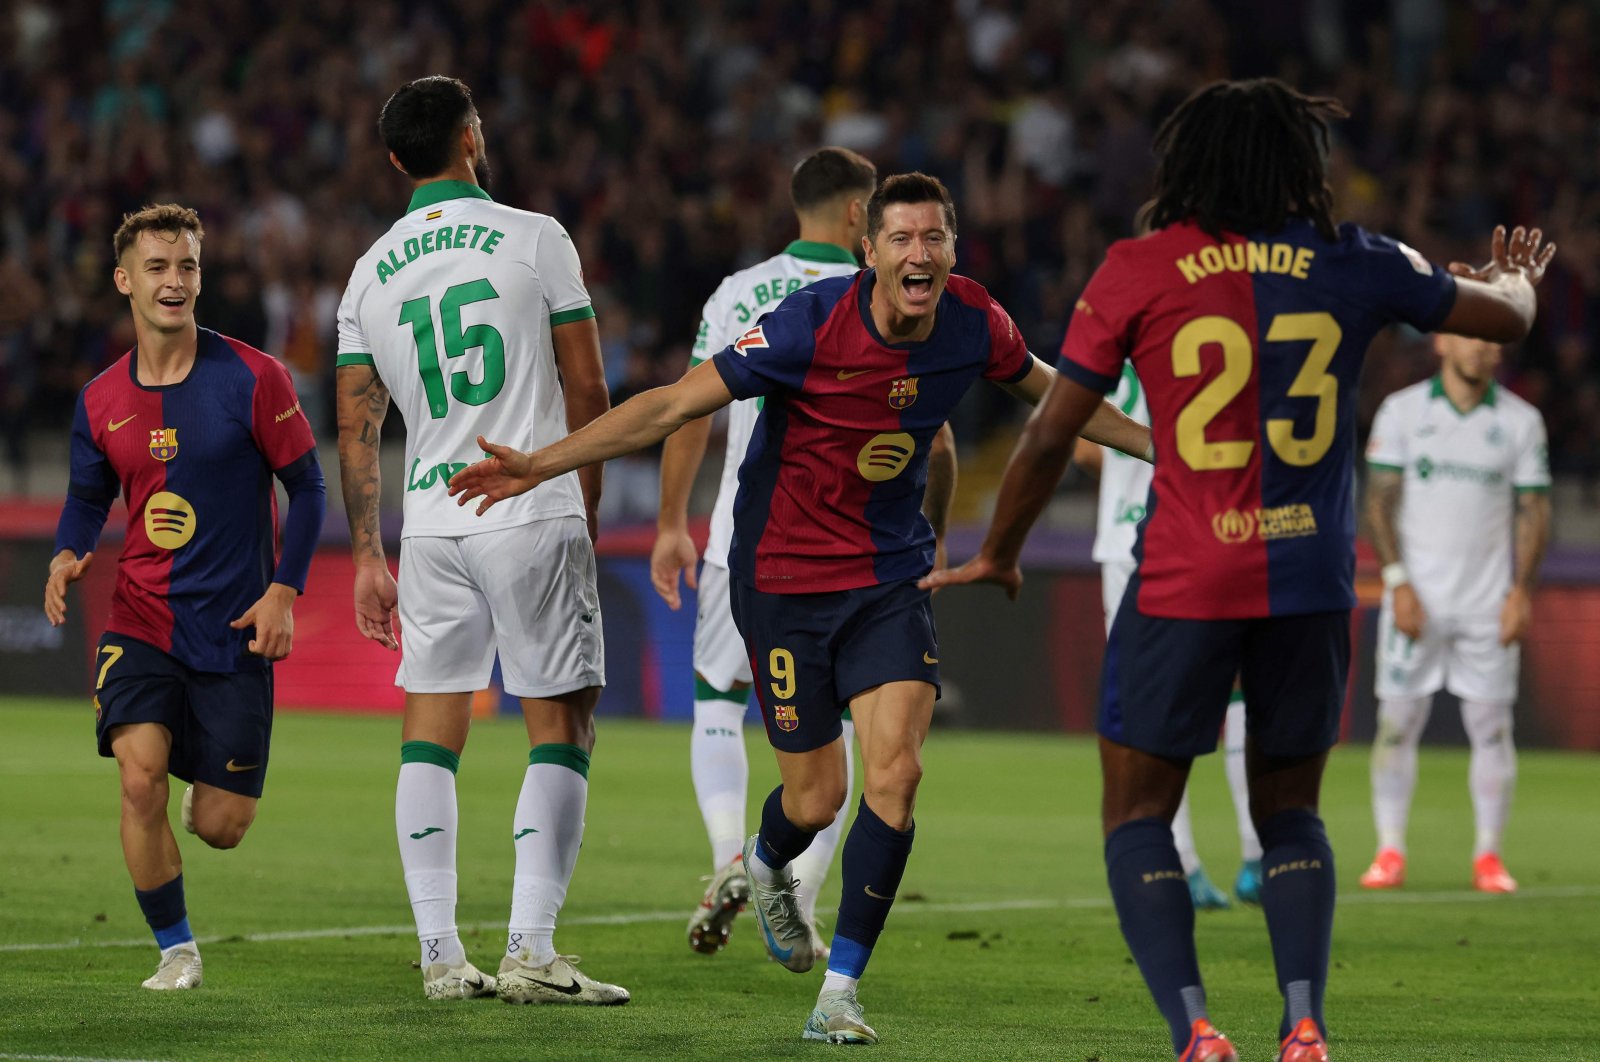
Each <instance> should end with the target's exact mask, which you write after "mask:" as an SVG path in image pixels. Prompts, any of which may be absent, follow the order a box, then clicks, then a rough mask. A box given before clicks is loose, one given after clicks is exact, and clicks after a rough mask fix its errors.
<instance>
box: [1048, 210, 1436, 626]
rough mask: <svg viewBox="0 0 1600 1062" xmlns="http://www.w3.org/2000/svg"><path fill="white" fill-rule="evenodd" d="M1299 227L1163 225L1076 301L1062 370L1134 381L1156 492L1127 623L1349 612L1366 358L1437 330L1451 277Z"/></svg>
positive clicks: (1400, 248)
mask: <svg viewBox="0 0 1600 1062" xmlns="http://www.w3.org/2000/svg"><path fill="white" fill-rule="evenodd" d="M1337 236H1338V238H1337V240H1335V241H1334V242H1331V243H1330V242H1329V241H1327V240H1325V239H1324V238H1323V237H1322V236H1321V235H1320V234H1319V233H1318V232H1317V230H1316V228H1315V226H1313V225H1312V224H1311V223H1310V222H1309V221H1305V220H1303V219H1292V220H1291V221H1290V222H1289V223H1288V224H1287V225H1285V226H1284V227H1283V228H1282V229H1281V230H1279V231H1277V232H1274V233H1259V232H1258V233H1224V234H1223V237H1222V239H1220V240H1218V239H1214V238H1212V237H1211V236H1210V235H1208V234H1207V233H1206V232H1204V231H1203V230H1201V229H1200V228H1199V227H1198V226H1196V225H1193V224H1190V223H1182V224H1176V225H1171V226H1168V227H1166V228H1164V229H1161V230H1159V231H1157V232H1154V233H1152V234H1150V235H1148V236H1145V237H1142V238H1140V239H1133V240H1123V241H1120V242H1118V243H1116V244H1114V245H1112V247H1111V249H1110V250H1109V252H1108V253H1107V255H1106V261H1105V262H1104V263H1103V264H1102V265H1101V267H1100V268H1099V270H1098V271H1097V272H1096V273H1095V275H1094V277H1093V278H1091V280H1090V281H1089V284H1088V287H1087V288H1085V289H1084V292H1083V295H1082V297H1081V298H1080V299H1079V301H1078V305H1077V310H1076V312H1075V313H1074V314H1073V318H1072V323H1071V325H1070V326H1069V328H1068V330H1067V338H1066V341H1065V342H1064V344H1063V345H1062V352H1061V360H1060V363H1059V366H1058V367H1059V369H1060V371H1061V372H1062V373H1063V374H1064V375H1066V376H1067V377H1069V378H1071V379H1073V380H1076V381H1077V382H1078V383H1080V384H1083V385H1084V386H1085V387H1089V388H1092V389H1094V390H1096V391H1098V392H1100V393H1102V394H1104V393H1106V392H1108V391H1110V390H1111V389H1112V388H1113V387H1115V386H1116V384H1117V381H1118V379H1119V377H1120V374H1121V371H1122V365H1123V362H1124V361H1125V360H1131V361H1132V362H1133V366H1134V370H1135V371H1136V372H1137V373H1138V375H1139V381H1140V382H1141V383H1142V384H1143V385H1144V389H1145V397H1146V400H1147V401H1148V402H1149V406H1150V418H1151V430H1152V432H1153V434H1154V438H1155V447H1156V465H1155V481H1154V484H1153V485H1152V487H1151V491H1150V497H1149V506H1148V508H1149V512H1148V516H1147V518H1146V523H1145V524H1144V527H1143V530H1142V533H1141V537H1140V541H1139V544H1138V547H1137V550H1136V554H1135V555H1136V557H1137V558H1138V562H1139V579H1140V585H1139V598H1138V608H1139V611H1140V612H1142V613H1144V614H1145V615H1150V616H1163V617H1169V618H1175V619H1249V618H1257V617H1267V616H1282V615H1296V614H1303V613H1310V612H1325V611H1332V610H1336V609H1347V608H1351V607H1353V606H1354V604H1355V592H1354V577H1355V528H1356V519H1355V495H1354V489H1353V474H1354V462H1355V390H1356V380H1357V377H1358V376H1359V374H1360V371H1361V363H1362V360H1363V358H1364V357H1365V355H1366V350H1367V345H1368V343H1370V342H1371V340H1372V337H1373V336H1374V335H1376V334H1377V333H1378V331H1380V330H1381V329H1383V328H1385V327H1387V326H1388V325H1390V324H1391V323H1393V322H1396V321H1403V322H1405V323H1407V324H1410V325H1411V326H1413V327H1415V328H1417V329H1419V330H1421V331H1425V332H1427V331H1432V330H1433V329H1435V328H1436V327H1438V325H1439V323H1440V322H1441V321H1442V320H1443V319H1444V318H1445V317H1446V316H1448V315H1449V312H1450V309H1451V307H1452V306H1453V305H1454V303H1455V279H1454V278H1453V277H1451V276H1450V275H1449V274H1448V273H1447V272H1445V271H1444V270H1443V269H1440V268H1438V267H1436V266H1434V265H1432V264H1430V263H1429V262H1428V261H1427V260H1426V259H1424V258H1423V257H1422V256H1421V255H1419V254H1418V253H1417V252H1416V251H1414V250H1412V249H1411V248H1409V247H1407V246H1406V245H1405V244H1402V243H1398V242H1396V241H1394V240H1391V239H1388V238H1386V237H1383V236H1376V235H1373V234H1371V233H1368V232H1366V231H1365V230H1363V229H1361V228H1359V227H1358V226H1355V225H1342V226H1340V227H1339V230H1338V233H1337Z"/></svg>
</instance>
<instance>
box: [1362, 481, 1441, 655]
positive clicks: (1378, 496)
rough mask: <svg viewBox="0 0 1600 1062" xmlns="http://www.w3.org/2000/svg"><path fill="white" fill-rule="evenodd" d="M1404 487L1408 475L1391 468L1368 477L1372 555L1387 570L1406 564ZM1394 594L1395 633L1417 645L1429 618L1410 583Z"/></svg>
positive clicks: (1396, 590) (1368, 508)
mask: <svg viewBox="0 0 1600 1062" xmlns="http://www.w3.org/2000/svg"><path fill="white" fill-rule="evenodd" d="M1404 483H1405V473H1403V472H1397V471H1395V470H1394V469H1390V468H1378V467H1372V468H1370V470H1369V471H1368V474H1367V526H1368V529H1369V530H1370V531H1371V533H1372V549H1373V552H1374V553H1376V554H1377V555H1378V563H1379V564H1380V565H1382V566H1383V567H1385V568H1387V567H1389V566H1390V565H1391V564H1402V563H1404V558H1402V557H1401V556H1400V532H1399V530H1398V527H1399V514H1400V490H1401V487H1402V486H1403V485H1404ZM1393 592H1394V626H1395V629H1396V630H1398V631H1399V632H1400V633H1401V634H1403V635H1405V636H1406V637H1407V638H1410V639H1411V640H1413V641H1415V640H1416V639H1418V638H1420V637H1422V627H1423V624H1425V623H1427V622H1428V614H1427V612H1426V611H1424V610H1423V608H1422V601H1421V600H1420V599H1419V598H1418V597H1417V591H1416V588H1414V587H1413V586H1412V585H1411V583H1410V582H1404V583H1401V584H1400V585H1399V586H1396V587H1394V588H1393Z"/></svg>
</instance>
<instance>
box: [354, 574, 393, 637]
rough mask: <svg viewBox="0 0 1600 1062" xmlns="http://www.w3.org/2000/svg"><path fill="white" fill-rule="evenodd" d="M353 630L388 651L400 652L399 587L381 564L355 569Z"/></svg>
mask: <svg viewBox="0 0 1600 1062" xmlns="http://www.w3.org/2000/svg"><path fill="white" fill-rule="evenodd" d="M355 597H356V630H358V631H360V632H361V637H363V638H365V639H367V640H368V641H373V642H377V643H378V644H379V645H381V646H383V647H384V648H385V649H388V650H390V651H393V650H396V649H399V648H400V641H399V634H400V617H399V615H398V613H397V612H396V610H397V609H398V607H399V604H400V587H399V586H398V585H396V583H395V581H394V576H393V575H392V574H390V572H389V566H388V564H386V563H384V562H383V561H382V560H375V561H372V562H369V563H364V564H360V565H357V567H356V593H355Z"/></svg>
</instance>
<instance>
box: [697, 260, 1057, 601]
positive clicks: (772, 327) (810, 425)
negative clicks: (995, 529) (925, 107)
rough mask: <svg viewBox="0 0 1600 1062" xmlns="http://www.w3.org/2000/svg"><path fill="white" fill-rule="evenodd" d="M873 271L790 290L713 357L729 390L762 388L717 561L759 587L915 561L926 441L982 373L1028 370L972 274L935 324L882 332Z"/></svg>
mask: <svg viewBox="0 0 1600 1062" xmlns="http://www.w3.org/2000/svg"><path fill="white" fill-rule="evenodd" d="M876 282H877V271H876V270H873V269H867V270H863V271H861V272H859V273H857V274H856V275H855V276H854V277H834V278H831V279H828V280H820V281H818V282H817V283H815V284H812V285H811V286H810V287H807V288H802V289H800V290H799V291H797V292H795V293H794V294H792V295H790V296H788V297H787V298H785V299H784V300H783V302H782V303H780V304H779V305H778V307H777V309H775V310H774V311H772V312H771V313H770V314H768V315H767V316H766V317H764V318H762V319H761V321H760V322H759V323H758V324H757V325H756V326H755V327H753V328H751V329H749V330H747V331H746V332H745V333H744V334H743V335H741V336H739V337H738V338H737V339H735V340H734V341H733V343H732V344H730V345H729V346H728V347H727V348H726V349H724V350H722V351H720V352H719V353H717V354H716V355H715V356H714V357H713V358H712V359H711V361H712V364H714V365H715V366H716V367H717V371H718V372H719V373H720V374H721V376H722V379H723V382H724V383H726V384H727V386H728V390H729V391H731V392H732V393H733V396H734V397H735V398H755V397H764V398H765V399H766V401H765V402H763V403H762V406H761V411H760V414H759V415H758V416H757V417H756V426H755V431H754V433H753V434H752V435H751V438H750V447H749V451H748V452H747V453H746V455H745V458H744V462H743V463H742V464H741V465H740V466H739V493H738V497H737V498H736V500H735V501H734V507H733V545H732V548H731V550H730V551H729V554H728V561H729V564H728V568H729V570H730V571H731V572H732V573H733V574H734V575H735V576H738V577H739V578H741V579H743V580H744V581H745V582H746V583H747V584H749V585H751V586H754V587H755V588H756V589H757V590H760V591H764V592H767V593H779V594H789V593H794V594H798V593H820V592H824V591H834V590H851V589H855V588H857V587H862V586H872V585H875V584H878V583H888V582H895V581H898V580H901V579H910V578H915V577H919V576H922V575H925V574H926V573H927V572H928V571H930V570H931V569H932V567H933V552H934V534H933V528H932V527H931V526H930V525H929V524H928V521H927V518H926V517H924V516H923V515H922V495H923V490H924V488H925V487H926V486H927V480H928V449H929V447H930V446H931V444H932V442H933V437H934V435H935V434H936V433H937V432H938V430H939V428H940V426H941V425H943V424H944V422H945V421H946V420H947V419H948V418H949V416H950V411H951V410H952V409H954V408H955V405H956V403H957V402H958V401H960V399H961V396H962V395H963V394H965V393H966V391H967V387H968V386H969V385H970V384H971V383H972V382H973V381H974V380H977V379H978V378H979V377H982V378H985V379H989V380H996V381H1001V382H1006V383H1010V382H1015V381H1017V380H1020V379H1022V378H1023V377H1024V376H1026V375H1027V374H1028V370H1029V369H1030V368H1031V367H1032V357H1031V356H1030V355H1029V353H1028V348H1027V344H1026V343H1024V342H1023V339H1022V335H1021V334H1020V333H1019V332H1018V331H1017V327H1016V325H1015V324H1013V323H1012V321H1011V318H1010V317H1009V316H1008V315H1007V314H1006V312H1005V310H1003V309H1001V307H1000V305H999V303H997V302H995V301H994V300H993V299H992V298H990V297H989V293H988V292H987V291H985V290H984V289H983V287H982V286H981V285H979V284H977V283H975V282H973V281H971V280H968V279H967V278H965V277H960V276H951V277H950V279H949V283H948V284H947V285H946V286H945V290H944V292H943V294H941V295H940V297H939V303H938V307H937V309H936V311H935V312H936V317H935V323H934V328H933V332H932V334H930V335H929V336H928V338H927V339H926V340H924V341H922V342H920V343H886V342H885V341H884V340H883V337H882V336H880V335H879V334H878V330H877V327H876V326H875V325H874V324H873V321H872V306H871V304H872V288H873V285H874V284H875V283H876Z"/></svg>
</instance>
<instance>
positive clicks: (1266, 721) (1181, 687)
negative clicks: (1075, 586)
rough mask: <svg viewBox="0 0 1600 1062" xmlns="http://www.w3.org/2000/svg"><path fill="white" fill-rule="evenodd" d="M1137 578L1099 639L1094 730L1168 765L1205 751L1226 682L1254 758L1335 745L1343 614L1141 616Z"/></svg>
mask: <svg viewBox="0 0 1600 1062" xmlns="http://www.w3.org/2000/svg"><path fill="white" fill-rule="evenodd" d="M1138 592H1139V577H1138V575H1137V574H1135V575H1134V577H1133V579H1132V580H1130V581H1129V583H1128V590H1127V593H1126V594H1124V595H1123V598H1122V606H1121V607H1120V608H1119V609H1118V610H1117V618H1116V621H1115V622H1114V623H1113V624H1112V626H1111V636H1110V637H1109V638H1108V639H1107V640H1106V658H1105V669H1104V671H1102V672H1101V676H1100V719H1099V730H1100V733H1101V734H1102V735H1104V736H1105V737H1106V738H1108V739H1110V740H1112V741H1115V742H1117V743H1118V744H1119V745H1130V746H1132V747H1133V748H1136V749H1139V750H1140V751H1142V752H1148V753H1151V754H1152V755H1155V756H1165V757H1168V758H1170V759H1191V758H1193V757H1195V756H1201V755H1204V754H1205V753H1208V752H1212V751H1214V750H1215V749H1216V747H1217V735H1218V733H1219V732H1220V731H1221V729H1222V721H1223V717H1224V716H1225V715H1226V714H1227V711H1228V699H1229V696H1230V695H1231V693H1232V691H1233V686H1234V679H1235V677H1237V678H1238V680H1239V685H1240V687H1241V688H1242V689H1243V691H1244V701H1245V729H1246V731H1247V732H1248V733H1249V735H1250V737H1251V738H1252V739H1253V740H1254V742H1255V745H1256V747H1257V748H1258V749H1260V750H1261V751H1262V752H1263V753H1265V754H1266V755H1268V756H1271V757H1274V758H1299V757H1303V756H1314V755H1317V754H1318V753H1321V752H1326V751H1327V750H1328V749H1330V748H1332V747H1333V746H1334V744H1335V743H1337V742H1338V740H1339V713H1340V712H1341V711H1342V710H1343V708H1344V695H1345V683H1346V681H1347V679H1348V676H1349V673H1350V613H1349V611H1348V610H1339V611H1335V612H1314V613H1310V614H1307V615H1302V616H1273V617H1269V618H1264V619H1234V620H1191V619H1165V618H1162V617H1159V616H1146V615H1144V614H1143V613H1141V612H1140V611H1139V609H1138V607H1137V604H1136V602H1137V601H1138Z"/></svg>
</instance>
